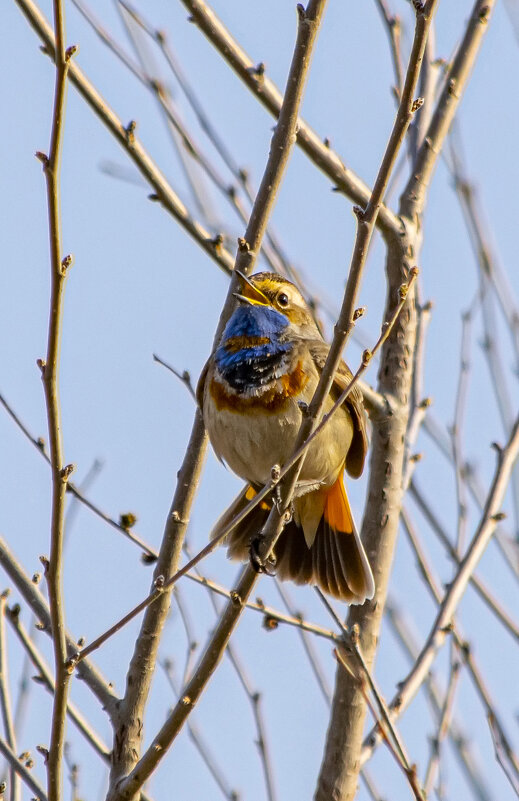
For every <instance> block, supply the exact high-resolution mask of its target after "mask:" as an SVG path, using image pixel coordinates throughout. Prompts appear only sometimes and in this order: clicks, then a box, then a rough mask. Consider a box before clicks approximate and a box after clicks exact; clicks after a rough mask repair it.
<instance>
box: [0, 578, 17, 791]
mask: <svg viewBox="0 0 519 801" xmlns="http://www.w3.org/2000/svg"><path fill="white" fill-rule="evenodd" d="M8 597H9V590H4V592H3V593H2V594H1V595H0V707H1V710H2V721H3V725H4V734H5V739H6V742H7V745H8V746H9V748H11V750H12V751H13V752H15V753H16V750H17V749H16V734H15V728H14V724H13V716H12V713H11V693H10V690H9V672H8V664H9V663H8V659H7V639H6V636H5V611H6V606H7V598H8ZM9 798H10V799H11V801H18V799H19V798H20V779H19V776H18V774H17V772H16V770H15V769H14V767H13V766H12V765H11V768H10V785H9Z"/></svg>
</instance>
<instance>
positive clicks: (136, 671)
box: [108, 0, 326, 801]
mask: <svg viewBox="0 0 519 801" xmlns="http://www.w3.org/2000/svg"><path fill="white" fill-rule="evenodd" d="M325 6H326V0H310V2H309V3H308V7H307V8H306V10H305V8H304V7H303V6H302V5H298V6H297V11H298V33H297V40H296V45H295V49H294V54H293V57H292V63H291V66H290V71H289V75H288V80H287V86H286V91H285V96H284V99H283V104H282V107H281V111H280V114H279V119H278V123H277V125H276V128H275V130H274V134H273V136H272V142H271V147H270V153H269V156H268V159H267V164H266V167H265V171H264V174H263V178H262V181H261V184H260V188H259V190H258V194H257V196H256V199H255V201H254V205H253V208H252V212H251V216H250V219H249V222H248V225H247V229H246V231H245V236H244V238H243V239H240V240H239V247H238V253H237V256H236V263H235V268H238V269H239V270H241V271H243V272H245V273H249V272H250V271H251V270H252V268H253V266H254V264H255V261H256V258H257V255H258V253H259V251H260V248H261V242H262V240H263V236H264V234H265V230H266V227H267V222H268V219H269V217H270V214H271V212H272V209H273V206H274V202H275V199H276V197H277V192H278V190H279V187H280V185H281V181H282V178H283V176H284V173H285V169H286V167H287V164H288V160H289V157H290V154H291V152H292V147H293V145H294V143H295V140H296V128H297V120H298V113H299V107H300V105H301V100H302V97H303V92H304V87H305V85H306V79H307V76H308V72H309V67H310V59H311V54H312V49H313V45H314V43H315V40H316V36H317V32H318V30H319V27H320V23H321V20H322V16H323V14H324V9H325ZM234 291H235V282H234V281H231V286H230V287H229V292H228V295H227V300H226V303H225V305H224V307H223V310H222V314H221V317H220V322H219V325H218V328H217V331H216V335H215V341H218V339H219V337H220V335H221V331H222V330H223V327H224V325H225V322H226V320H227V319H228V317H229V315H230V313H231V311H232V308H233V306H234V303H235V299H234V297H233V292H234ZM191 440H192V441H191V443H190V447H188V451H187V454H186V459H185V462H184V465H185V466H186V468H188V469H186V470H185V469H184V466H183V467H182V469H181V474H180V476H179V483H178V485H177V491H176V493H175V498H174V500H173V505H172V508H171V511H170V515H169V518H168V523H167V524H166V531H165V533H164V538H163V543H162V547H161V551H160V554H159V559H158V562H157V565H156V568H155V573H154V582H155V583H157V582H158V581H159V579H160V580H161V582H162V583H164V580H166V579H167V578H168V577H169V576H171V575H172V573H174V571H175V568H176V565H177V564H178V560H179V558H180V552H181V548H182V542H183V539H184V535H185V529H186V525H187V518H188V514H189V509H190V505H191V501H192V498H193V496H194V492H195V488H196V485H197V483H198V476H199V471H200V469H201V463H202V459H203V454H204V452H205V447H206V443H207V436H206V433H205V429H204V425H203V420H202V417H201V412H200V410H197V412H196V417H195V423H194V427H193V431H192V435H191ZM193 461H194V462H195V463H196V464H197V468H196V470H194V471H193V470H192V469H191V468H190V463H191V462H193ZM256 578H257V575H256V573H255V572H254V571H253V570H252V568H251V567H248V568H246V569H245V570H244V571H243V574H242V577H241V580H240V583H239V585H238V587H237V588H236V592H235V593H234V594H233V599H232V600H231V601H230V602H229V603H228V604H227V607H226V610H225V611H224V613H223V615H222V618H221V620H220V623H219V624H218V626H217V627H216V630H215V632H214V634H213V636H212V637H211V638H210V641H209V643H208V645H207V648H206V650H205V652H204V654H202V656H201V659H200V662H199V664H198V667H197V669H196V670H195V672H194V674H193V676H192V678H191V680H190V681H189V683H188V685H187V687H186V688H185V691H184V695H183V697H182V698H181V700H180V701H179V703H178V704H177V705H176V707H175V709H174V710H173V712H172V713H171V714H170V715H169V717H168V719H167V721H166V723H165V724H164V726H163V727H162V729H161V730H160V731H159V733H158V734H157V736H156V737H155V740H154V741H153V743H152V745H151V747H150V748H149V749H148V750H147V752H146V753H145V754H144V755H143V757H142V758H141V759H140V761H139V755H140V750H141V741H142V721H143V717H144V707H145V703H146V700H147V697H148V693H149V689H150V683H151V676H152V672H153V668H154V666H155V662H156V656H157V648H158V643H159V637H160V632H161V630H162V627H163V623H164V620H165V617H166V614H167V611H168V609H169V602H170V592H163V593H160V595H159V598H158V600H156V601H155V602H154V603H153V604H151V605H150V606H148V608H147V609H146V613H145V616H144V620H143V623H142V627H141V631H140V634H139V637H138V638H137V642H136V646H135V650H134V654H133V657H132V661H131V664H130V668H129V671H128V676H127V683H126V693H125V696H124V698H123V699H122V701H121V704H120V714H119V720H118V721H117V725H116V726H115V731H114V758H113V766H112V772H111V781H110V790H109V793H108V798H109V799H110V801H119V800H121V801H122V799H127V801H130V799H132V801H133V799H134V798H136V796H137V794H138V791H139V790H140V788H141V787H142V785H143V783H144V782H145V781H146V779H147V778H148V777H149V776H150V774H151V773H152V772H153V771H154V770H155V768H156V766H157V764H158V763H159V761H160V760H161V759H162V757H163V756H164V754H165V753H166V750H167V748H168V747H169V746H170V745H171V743H172V742H173V740H174V739H175V737H176V736H177V734H178V733H179V731H180V729H181V728H182V726H183V725H184V723H185V721H186V719H187V717H188V715H189V713H190V712H191V710H192V709H193V707H194V705H195V703H196V701H197V699H198V698H199V696H200V695H201V693H202V692H203V690H204V688H205V686H206V684H207V682H208V681H209V679H210V678H211V676H212V674H213V672H214V671H215V670H216V668H217V666H218V664H219V662H220V659H221V658H222V655H223V653H224V651H225V648H226V645H227V642H228V640H229V638H230V636H231V633H232V631H233V629H234V627H235V626H236V623H237V622H238V619H239V617H240V614H241V611H242V610H243V608H244V602H245V601H246V600H247V598H248V596H249V594H250V592H251V591H252V588H253V586H254V584H255V581H256ZM236 599H238V600H237V601H236ZM186 699H187V701H186Z"/></svg>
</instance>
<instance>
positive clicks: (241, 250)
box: [238, 236, 250, 253]
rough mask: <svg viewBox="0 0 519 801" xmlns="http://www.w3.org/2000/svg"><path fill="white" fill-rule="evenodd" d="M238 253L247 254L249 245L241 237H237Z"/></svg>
mask: <svg viewBox="0 0 519 801" xmlns="http://www.w3.org/2000/svg"><path fill="white" fill-rule="evenodd" d="M238 251H239V253H249V252H250V245H249V243H248V242H247V240H246V239H244V238H243V237H242V236H239V237H238Z"/></svg>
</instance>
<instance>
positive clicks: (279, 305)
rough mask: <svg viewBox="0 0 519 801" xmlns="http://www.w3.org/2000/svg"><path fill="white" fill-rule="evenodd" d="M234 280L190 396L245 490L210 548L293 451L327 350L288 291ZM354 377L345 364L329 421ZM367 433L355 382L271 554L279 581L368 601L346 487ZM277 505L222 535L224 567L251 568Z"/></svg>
mask: <svg viewBox="0 0 519 801" xmlns="http://www.w3.org/2000/svg"><path fill="white" fill-rule="evenodd" d="M236 272H238V271H236ZM239 280H240V282H241V289H240V291H239V292H235V293H234V295H235V297H236V306H235V308H234V311H233V312H232V314H231V316H230V318H229V320H228V322H227V324H226V326H225V328H224V331H223V333H222V335H221V338H220V340H219V342H218V344H217V345H216V347H215V349H214V350H213V352H212V354H211V356H210V357H209V359H208V361H207V362H206V364H205V366H204V368H203V370H202V373H201V375H200V379H199V381H198V385H197V390H196V396H197V402H198V404H199V406H200V409H201V411H202V414H203V418H204V423H205V426H206V429H207V432H208V435H209V439H210V441H211V444H212V446H213V449H214V451H215V453H216V455H217V456H218V458H219V459H220V460H221V461H223V462H224V463H225V464H226V465H227V466H228V467H229V468H230V469H231V470H232V471H233V472H234V473H236V474H237V475H238V476H239V477H241V478H242V479H243V480H244V481H245V482H246V484H245V486H244V488H243V490H242V491H241V492H240V494H239V495H238V497H237V498H236V499H235V500H234V501H233V503H232V504H231V505H230V506H229V508H228V509H227V510H226V511H225V512H224V513H223V514H222V515H221V517H220V518H219V519H218V521H217V522H216V524H215V526H214V528H213V531H212V532H211V536H212V537H213V538H215V537H218V536H219V534H221V533H222V532H223V530H224V528H225V527H226V526H228V524H229V523H230V522H231V520H232V519H233V518H234V517H235V516H236V514H238V513H239V512H240V511H241V510H242V509H243V508H244V507H245V506H246V504H247V503H248V502H249V501H250V500H251V499H252V498H254V496H255V495H256V494H257V492H258V491H259V489H261V488H262V487H263V486H264V485H265V484H266V483H268V482H269V481H270V479H271V475H272V472H271V471H272V468H273V466H274V465H283V464H284V463H285V462H286V461H287V460H288V459H289V458H290V456H291V455H292V453H293V452H294V449H295V445H296V440H297V436H298V432H299V429H300V426H301V422H302V419H303V416H304V414H305V412H307V410H308V404H309V403H310V401H311V400H312V397H313V395H314V392H315V389H316V387H317V384H318V381H319V377H320V375H321V372H322V369H323V366H324V363H325V361H326V357H327V355H328V351H329V345H327V343H326V342H325V341H324V339H323V337H322V336H321V333H320V331H319V328H318V326H317V324H316V323H315V321H314V318H313V316H312V313H311V311H310V308H309V306H308V304H307V303H306V301H305V300H304V298H303V296H302V294H301V292H300V291H299V289H298V288H297V287H296V286H295V285H294V284H293V283H292V282H291V281H288V280H287V279H286V278H285V277H284V276H281V275H278V274H277V273H271V272H259V273H256V274H255V275H252V276H251V277H246V276H245V275H244V274H242V273H239ZM351 379H352V373H351V371H350V370H349V368H348V367H347V366H346V364H345V363H344V362H343V361H341V362H340V364H339V366H338V368H337V370H336V373H335V376H334V380H333V385H332V388H331V390H330V393H329V395H328V397H327V398H326V402H325V405H324V413H326V412H328V411H329V410H330V408H331V406H332V405H333V403H334V401H335V400H336V399H337V398H338V396H339V395H340V394H341V392H342V391H343V390H344V389H345V387H346V386H347V385H348V384H349V382H350V381H351ZM366 427H367V424H366V413H365V410H364V406H363V398H362V393H361V391H360V390H359V388H358V386H357V385H356V384H354V385H353V387H352V390H351V392H350V394H349V395H348V397H347V398H346V400H345V401H344V403H343V404H342V405H341V406H340V407H339V408H338V409H337V411H336V412H335V414H334V415H333V416H332V418H331V419H330V420H329V421H328V423H327V424H326V426H325V427H324V428H323V430H322V431H321V432H320V433H319V434H318V435H317V436H316V437H315V439H314V440H313V441H312V443H311V444H310V446H309V448H308V450H307V452H306V456H305V458H304V461H303V465H302V468H301V472H300V475H299V479H298V483H297V485H296V490H295V492H294V498H293V501H292V515H291V518H290V520H289V522H288V523H287V524H286V525H285V527H284V528H283V530H282V532H281V535H280V536H279V538H278V540H277V542H276V544H275V546H274V550H273V554H272V557H273V560H272V561H273V562H274V563H275V572H276V575H277V577H278V578H280V579H282V580H291V581H293V582H295V583H296V584H313V585H317V586H318V587H319V588H320V589H321V590H322V591H324V592H325V593H327V594H329V595H331V596H332V597H334V598H337V599H339V600H343V601H346V602H348V603H349V604H362V603H364V601H366V600H367V599H371V598H372V597H373V595H374V592H375V585H374V580H373V574H372V571H371V567H370V564H369V561H368V558H367V555H366V552H365V550H364V547H363V545H362V542H361V539H360V536H359V533H358V531H357V529H356V527H355V523H354V520H353V516H352V513H351V508H350V504H349V501H348V496H347V493H346V489H345V486H344V480H343V474H344V471H345V470H346V471H347V472H348V474H349V475H350V476H352V477H354V478H358V477H359V476H360V475H361V473H362V471H363V468H364V462H365V458H366V453H367V449H368V440H367V434H366ZM273 502H275V500H274V499H270V500H269V498H268V497H267V498H265V499H264V500H262V501H261V502H260V503H259V504H258V505H257V506H256V507H255V508H254V509H253V510H252V511H251V512H250V513H249V514H248V515H247V516H246V517H245V518H244V520H242V521H241V523H238V524H237V525H236V526H235V527H234V528H233V529H232V530H231V531H230V533H229V534H228V535H227V536H226V538H225V541H226V544H227V548H228V556H229V557H230V558H231V559H235V560H240V561H247V560H248V559H250V557H251V550H250V549H251V544H252V543H254V542H257V541H258V537H259V536H260V532H261V530H262V528H263V526H264V524H265V522H266V519H267V517H268V514H269V512H270V509H271V506H272V503H273Z"/></svg>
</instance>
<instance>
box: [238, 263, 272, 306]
mask: <svg viewBox="0 0 519 801" xmlns="http://www.w3.org/2000/svg"><path fill="white" fill-rule="evenodd" d="M234 272H235V273H236V274H237V275H239V276H240V278H241V280H242V281H243V284H244V286H243V290H244V291H246V290H247V287H249V288H250V289H251V290H252V292H253V293H254V295H255V296H256V297H254V295H253V296H252V297H250V295H241V294H240V293H238V292H234V297H236V298H238V299H239V300H243V301H245V302H246V303H249V304H250V305H251V306H270V305H271V304H270V300H269V299H268V298H267V296H266V295H264V294H263V292H262V291H261V289H258V287H257V286H255V285H254V284H253V283H252V281H251V280H250V278H247V276H246V275H245V274H244V273H242V272H240V270H235V271H234Z"/></svg>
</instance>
